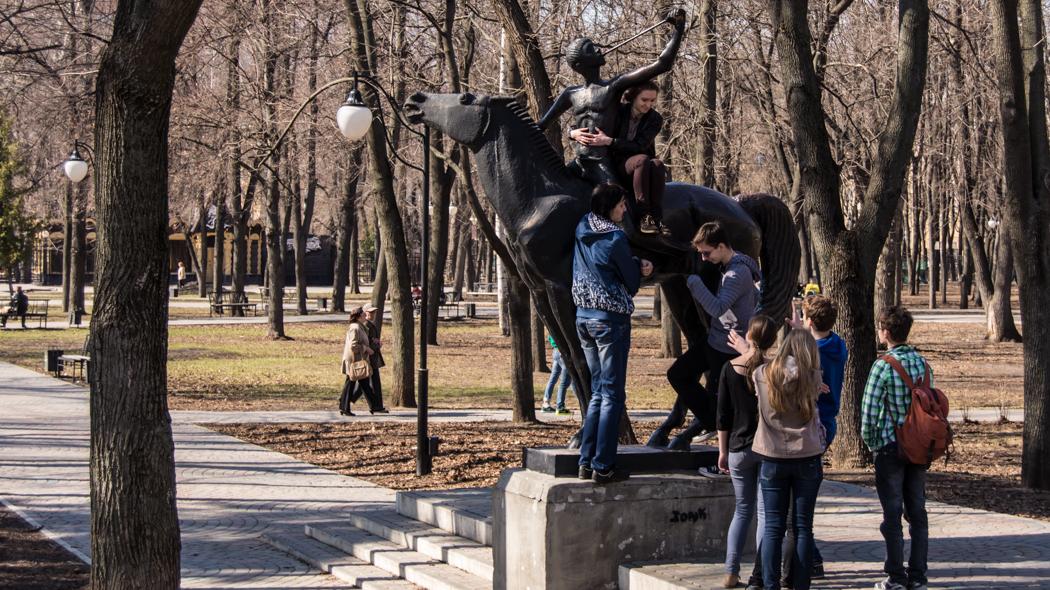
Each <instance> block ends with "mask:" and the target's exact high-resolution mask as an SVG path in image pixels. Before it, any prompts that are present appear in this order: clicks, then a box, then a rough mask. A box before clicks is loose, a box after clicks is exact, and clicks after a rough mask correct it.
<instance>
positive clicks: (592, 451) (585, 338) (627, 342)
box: [576, 318, 631, 471]
mask: <svg viewBox="0 0 1050 590" xmlns="http://www.w3.org/2000/svg"><path fill="white" fill-rule="evenodd" d="M576 332H577V334H578V335H579V336H580V344H581V345H582V346H583V356H584V357H585V358H586V359H587V368H588V369H589V370H590V372H591V401H590V403H589V404H588V405H587V413H586V414H585V415H584V418H583V440H582V441H581V442H580V465H589V466H590V467H591V468H592V469H595V470H597V471H607V470H609V469H611V468H612V467H613V465H614V464H615V463H616V443H617V440H618V438H619V433H620V417H621V416H622V415H623V409H624V406H625V405H626V402H627V392H626V390H625V387H626V385H627V352H628V351H629V350H630V349H631V321H630V319H628V320H619V321H617V320H595V319H586V318H577V320H576Z"/></svg>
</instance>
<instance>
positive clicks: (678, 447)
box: [667, 419, 704, 451]
mask: <svg viewBox="0 0 1050 590" xmlns="http://www.w3.org/2000/svg"><path fill="white" fill-rule="evenodd" d="M703 431H704V425H703V423H701V422H700V421H699V420H695V419H694V420H693V421H692V422H691V423H690V424H689V426H688V427H686V429H685V430H683V431H682V432H679V433H678V436H676V437H674V439H673V440H672V441H671V443H670V444H669V445H667V448H668V449H669V450H671V451H688V450H689V449H690V447H691V446H692V444H693V438H694V437H695V436H696V435H698V434H700V433H701V432H703Z"/></svg>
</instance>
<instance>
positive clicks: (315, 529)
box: [306, 522, 492, 590]
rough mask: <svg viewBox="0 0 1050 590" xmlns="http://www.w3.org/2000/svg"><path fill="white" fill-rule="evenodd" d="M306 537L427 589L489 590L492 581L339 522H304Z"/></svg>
mask: <svg viewBox="0 0 1050 590" xmlns="http://www.w3.org/2000/svg"><path fill="white" fill-rule="evenodd" d="M306 536H308V537H310V538H311V539H315V540H317V541H320V542H321V543H324V544H326V545H329V546H331V547H333V548H335V549H338V550H340V551H342V552H344V553H346V554H348V555H352V556H354V557H356V558H357V559H360V560H363V561H367V562H369V563H371V564H372V565H374V566H376V567H378V568H380V569H382V570H384V571H386V572H389V573H390V574H394V575H397V576H400V577H401V578H403V579H405V580H407V581H409V582H411V583H413V584H416V585H418V586H421V587H423V588H426V589H427V590H491V589H492V581H491V580H486V579H484V578H482V577H479V576H476V575H474V574H471V573H469V572H466V571H464V570H462V569H459V568H457V567H454V566H451V565H449V564H447V563H442V562H441V561H438V560H436V559H432V558H430V557H429V556H427V555H424V554H423V553H420V552H418V551H413V550H411V549H407V548H405V547H404V546H402V545H399V544H395V543H392V542H390V541H389V540H386V539H383V538H381V537H378V536H376V535H373V534H372V533H370V532H368V531H365V530H362V529H359V528H357V527H354V526H351V525H348V524H345V523H342V522H333V523H314V524H308V525H306Z"/></svg>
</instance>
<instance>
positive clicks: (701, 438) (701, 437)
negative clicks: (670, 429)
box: [693, 430, 718, 443]
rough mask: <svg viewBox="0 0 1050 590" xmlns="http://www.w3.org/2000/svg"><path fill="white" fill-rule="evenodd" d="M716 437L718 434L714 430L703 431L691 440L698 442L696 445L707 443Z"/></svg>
mask: <svg viewBox="0 0 1050 590" xmlns="http://www.w3.org/2000/svg"><path fill="white" fill-rule="evenodd" d="M716 436H718V432H717V431H715V430H705V431H703V432H701V433H700V434H698V435H696V438H694V439H693V442H698V443H702V442H707V441H709V440H711V439H712V438H715V437H716Z"/></svg>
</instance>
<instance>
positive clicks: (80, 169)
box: [62, 143, 88, 182]
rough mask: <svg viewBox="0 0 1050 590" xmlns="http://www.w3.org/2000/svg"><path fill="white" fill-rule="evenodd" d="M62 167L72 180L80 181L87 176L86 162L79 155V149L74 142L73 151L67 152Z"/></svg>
mask: <svg viewBox="0 0 1050 590" xmlns="http://www.w3.org/2000/svg"><path fill="white" fill-rule="evenodd" d="M62 169H63V170H64V171H65V173H66V177H67V178H69V180H71V181H73V182H80V181H81V180H84V177H85V176H87V173H88V165H87V162H85V161H84V158H82V157H80V151H79V150H78V149H77V145H76V144H75V143H74V144H73V153H72V154H69V158H68V159H67V160H66V161H65V163H64V164H63V165H62Z"/></svg>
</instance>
